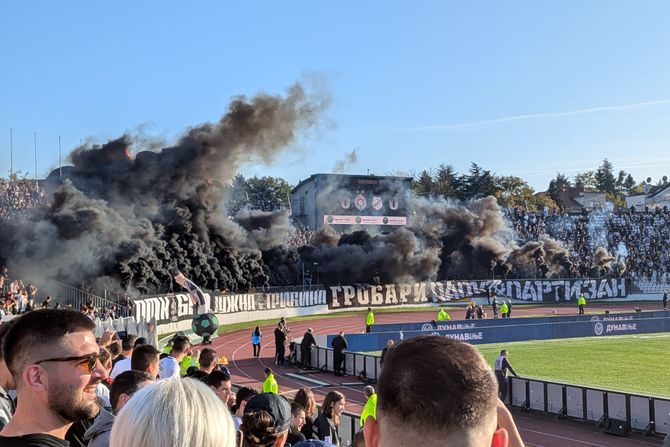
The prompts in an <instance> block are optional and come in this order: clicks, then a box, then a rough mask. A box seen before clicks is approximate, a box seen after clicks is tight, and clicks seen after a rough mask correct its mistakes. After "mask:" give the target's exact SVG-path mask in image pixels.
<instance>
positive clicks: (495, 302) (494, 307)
mask: <svg viewBox="0 0 670 447" xmlns="http://www.w3.org/2000/svg"><path fill="white" fill-rule="evenodd" d="M491 310H492V311H493V318H498V300H497V299H496V297H495V296H494V297H493V298H492V299H491Z"/></svg>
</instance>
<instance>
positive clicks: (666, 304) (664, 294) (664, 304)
mask: <svg viewBox="0 0 670 447" xmlns="http://www.w3.org/2000/svg"><path fill="white" fill-rule="evenodd" d="M667 308H668V291H667V290H664V291H663V310H666V309H667Z"/></svg>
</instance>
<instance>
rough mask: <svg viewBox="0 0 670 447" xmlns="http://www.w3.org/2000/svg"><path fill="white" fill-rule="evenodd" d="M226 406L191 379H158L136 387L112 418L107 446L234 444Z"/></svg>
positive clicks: (216, 446)
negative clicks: (112, 423)
mask: <svg viewBox="0 0 670 447" xmlns="http://www.w3.org/2000/svg"><path fill="white" fill-rule="evenodd" d="M235 441H236V438H235V429H234V427H233V420H232V418H231V417H230V412H229V411H228V408H226V406H225V405H224V404H223V403H222V402H221V400H220V399H217V398H216V396H215V395H214V394H213V393H212V392H211V390H209V389H208V388H207V386H206V385H205V384H204V383H202V382H200V381H198V380H194V379H189V378H186V379H183V380H159V381H157V382H155V383H152V384H151V385H149V386H145V387H144V388H142V389H141V390H139V391H138V392H137V393H136V394H135V396H134V397H133V398H132V399H130V401H129V402H128V403H127V404H126V405H125V407H124V408H123V410H121V411H120V412H119V414H118V416H117V417H116V419H115V421H114V425H113V426H112V434H111V437H110V446H111V447H149V446H156V447H158V446H161V447H162V446H165V447H168V446H169V447H193V446H198V447H234V446H235Z"/></svg>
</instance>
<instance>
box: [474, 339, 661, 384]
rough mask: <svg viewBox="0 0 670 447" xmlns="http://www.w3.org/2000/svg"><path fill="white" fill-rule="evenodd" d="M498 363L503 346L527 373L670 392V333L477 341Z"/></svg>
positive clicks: (520, 371) (516, 366)
mask: <svg viewBox="0 0 670 447" xmlns="http://www.w3.org/2000/svg"><path fill="white" fill-rule="evenodd" d="M476 347H477V348H478V349H479V351H480V352H481V353H482V354H483V355H484V358H486V360H487V361H488V362H489V364H491V365H493V363H494V361H495V359H496V357H497V356H498V355H499V354H500V350H501V349H507V350H508V351H509V357H508V360H509V361H510V363H511V364H512V366H513V367H514V369H515V370H516V372H517V374H519V375H520V376H522V377H532V378H536V379H541V380H549V381H555V382H563V383H573V384H578V385H585V386H593V387H598V388H606V389H611V390H617V391H629V392H633V393H640V394H648V395H652V396H661V397H670V380H668V379H669V378H670V334H646V335H619V336H614V337H586V338H570V339H560V340H541V341H527V342H514V343H495V344H489V345H476Z"/></svg>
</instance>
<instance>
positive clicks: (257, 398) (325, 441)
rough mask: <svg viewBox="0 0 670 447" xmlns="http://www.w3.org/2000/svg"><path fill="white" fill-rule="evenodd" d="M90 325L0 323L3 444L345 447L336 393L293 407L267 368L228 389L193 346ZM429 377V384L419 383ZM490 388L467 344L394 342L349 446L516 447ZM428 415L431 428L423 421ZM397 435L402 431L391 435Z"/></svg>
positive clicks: (59, 314) (76, 321)
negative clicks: (257, 385)
mask: <svg viewBox="0 0 670 447" xmlns="http://www.w3.org/2000/svg"><path fill="white" fill-rule="evenodd" d="M94 327H95V325H94V323H93V322H92V321H91V319H90V318H88V317H87V315H84V314H82V313H81V312H77V311H74V310H57V309H45V310H38V311H30V312H26V313H25V314H23V315H21V316H19V317H17V318H15V319H12V320H10V321H7V322H4V323H2V324H0V344H2V349H0V429H1V430H2V431H1V432H0V445H2V446H24V445H44V446H47V445H48V446H54V447H59V446H62V447H108V446H112V447H146V446H150V445H151V446H153V445H156V446H172V447H190V446H201V447H236V446H239V447H242V446H244V447H283V446H293V447H341V446H342V447H343V446H344V445H351V444H345V443H344V442H342V441H341V435H342V432H341V429H340V417H341V416H342V414H343V411H344V409H345V403H346V402H345V396H344V395H343V394H342V393H340V392H339V391H329V392H328V393H327V394H326V395H325V397H324V400H323V403H322V406H321V410H320V411H317V406H316V402H315V399H314V394H313V392H312V391H311V389H310V388H302V389H300V390H298V391H297V393H296V394H295V396H294V398H293V399H292V401H291V400H289V399H288V398H287V397H285V396H284V395H282V394H280V393H279V387H278V386H277V384H276V380H275V379H274V377H273V373H272V371H271V370H269V369H266V382H265V383H263V390H262V391H260V390H256V389H253V388H249V387H242V388H240V389H239V390H238V391H237V393H235V392H233V386H232V378H231V375H230V372H229V371H228V369H227V367H226V366H225V364H224V363H225V362H224V361H223V359H224V358H219V355H218V354H217V351H216V350H214V349H211V348H210V347H206V348H204V349H202V350H201V351H199V350H196V349H194V348H195V347H192V346H191V345H190V342H189V339H188V338H187V337H185V336H183V335H176V336H174V337H173V338H172V340H171V342H170V343H169V344H168V346H167V347H166V349H165V350H164V351H163V352H162V353H161V352H160V351H159V350H158V349H157V348H156V347H155V346H153V345H151V344H150V343H148V342H147V340H145V339H142V338H135V337H133V336H126V337H124V338H120V337H119V336H118V334H116V333H115V332H114V331H106V332H105V333H104V334H103V335H102V336H101V337H99V338H96V337H95V334H94ZM416 359H421V361H417V360H416ZM401 366H402V367H401ZM414 370H415V371H414ZM436 371H437V373H436ZM426 380H428V381H429V382H430V383H429V386H419V384H420V382H422V381H426ZM269 381H274V385H273V386H270V387H268V382H269ZM46 384H48V385H46ZM497 391H498V389H497V385H496V381H495V378H494V376H493V372H492V370H491V368H490V367H489V366H488V365H487V364H486V361H485V360H484V358H483V357H482V356H481V354H479V353H478V352H477V350H476V349H475V348H473V347H471V346H470V345H467V344H466V343H463V342H459V341H456V340H450V339H447V338H443V337H416V338H413V339H411V340H409V341H406V342H400V343H399V344H398V345H396V346H394V347H393V348H392V349H391V350H390V351H389V352H388V353H387V362H386V364H385V366H384V367H383V368H382V372H381V377H380V380H379V397H378V396H377V393H376V392H375V389H374V388H372V387H370V386H368V387H366V388H365V390H364V395H365V397H366V399H367V402H366V405H365V407H364V409H363V412H362V413H361V421H360V425H359V430H358V431H357V433H356V436H355V437H354V439H353V445H354V446H356V447H365V446H370V447H379V446H384V447H396V446H400V445H419V444H428V445H452V442H454V443H456V444H457V445H461V446H464V447H474V446H479V445H500V446H503V447H507V446H510V447H518V446H522V445H523V442H522V440H521V437H520V436H519V434H518V430H517V429H516V426H515V424H514V421H513V420H512V418H511V415H510V414H509V411H508V410H507V409H506V408H505V406H504V404H503V403H502V402H501V401H500V400H499V399H498V398H497ZM379 411H383V412H382V413H379ZM427 414H431V415H433V414H434V415H435V417H431V418H428V421H434V423H425V418H426V415H427ZM419 420H424V424H423V425H422V426H421V427H422V429H421V431H418V430H417V425H416V424H417V421H419ZM445 430H446V431H445ZM393 431H399V432H402V433H403V434H402V436H401V437H400V438H396V439H393V438H392V437H393V436H394V435H392V433H393ZM445 433H446V434H447V435H446V438H445ZM389 436H392V437H391V438H389ZM395 436H396V437H397V436H398V435H395ZM464 440H467V441H466V442H464ZM410 441H412V442H410ZM421 441H426V442H421Z"/></svg>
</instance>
